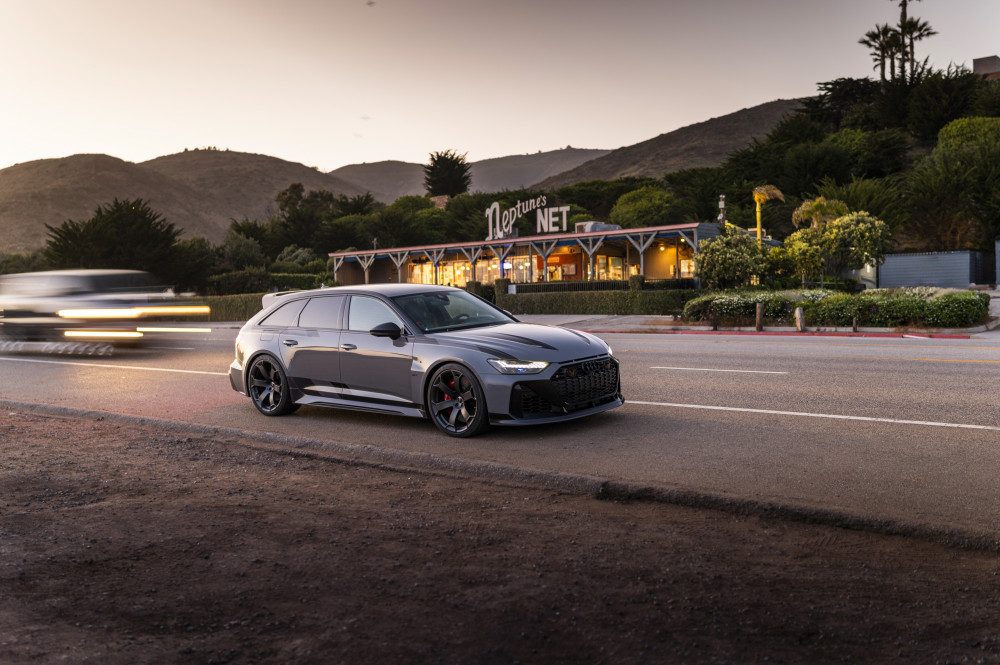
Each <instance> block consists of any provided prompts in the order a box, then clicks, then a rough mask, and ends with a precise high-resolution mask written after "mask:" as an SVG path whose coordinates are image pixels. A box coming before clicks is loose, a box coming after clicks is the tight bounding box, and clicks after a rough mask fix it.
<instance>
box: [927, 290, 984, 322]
mask: <svg viewBox="0 0 1000 665" xmlns="http://www.w3.org/2000/svg"><path fill="white" fill-rule="evenodd" d="M989 312H990V296H989V294H987V293H982V292H973V291H958V292H953V293H945V294H943V295H941V296H938V297H937V298H935V299H933V300H931V301H930V302H928V303H927V309H926V311H925V313H924V322H925V323H927V325H929V326H933V327H936V328H965V327H968V326H973V325H976V324H977V323H982V322H983V321H985V320H986V319H987V317H988V316H989Z"/></svg>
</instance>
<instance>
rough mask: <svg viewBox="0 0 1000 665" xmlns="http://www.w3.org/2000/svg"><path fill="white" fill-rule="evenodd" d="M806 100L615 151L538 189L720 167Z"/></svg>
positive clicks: (738, 114) (757, 108)
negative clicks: (588, 181) (688, 169)
mask: <svg viewBox="0 0 1000 665" xmlns="http://www.w3.org/2000/svg"><path fill="white" fill-rule="evenodd" d="M800 104H801V100H797V99H779V100H776V101H773V102H768V103H766V104H760V105H759V106H754V107H751V108H747V109H743V110H740V111H736V112H735V113H730V114H728V115H724V116H721V117H719V118H712V119H711V120H706V121H704V122H699V123H697V124H694V125H688V126H687V127H681V128H680V129H677V130H675V131H672V132H669V133H667V134H660V135H659V136H657V137H656V138H652V139H649V140H648V141H643V142H642V143H636V144H635V145H631V146H627V147H624V148H619V149H617V150H613V151H611V152H610V153H608V154H607V155H604V156H602V157H598V158H596V159H592V160H591V161H589V162H586V163H584V164H581V165H580V166H578V167H576V168H574V169H571V170H569V171H566V172H564V173H560V174H558V175H555V176H552V177H549V178H545V179H544V180H541V181H539V182H537V183H536V184H535V187H537V188H539V189H556V188H559V187H565V186H567V185H572V184H574V183H577V182H582V181H585V180H613V179H615V178H623V177H626V176H651V177H654V178H660V177H663V175H664V174H665V173H670V172H671V171H679V170H681V169H687V168H694V167H699V166H718V165H720V164H722V162H724V161H725V160H726V157H728V156H729V155H730V154H731V153H732V152H734V151H736V150H739V149H741V148H745V147H746V146H747V145H749V144H750V142H751V141H752V140H753V139H754V138H758V139H763V138H764V135H765V134H767V133H768V132H770V131H771V129H772V128H774V126H775V125H777V124H778V121H779V120H781V119H782V118H783V117H784V116H786V115H788V114H790V113H792V112H794V111H795V110H797V109H798V108H799V106H800Z"/></svg>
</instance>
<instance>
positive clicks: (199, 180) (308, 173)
mask: <svg viewBox="0 0 1000 665" xmlns="http://www.w3.org/2000/svg"><path fill="white" fill-rule="evenodd" d="M139 166H142V167H145V168H148V169H150V170H152V171H155V172H157V173H159V174H161V175H164V176H167V177H170V178H171V179H173V180H175V181H178V182H181V183H183V184H184V185H186V186H188V187H190V188H191V189H193V190H195V191H198V192H203V193H204V194H206V195H207V196H208V197H210V199H211V200H212V203H213V206H214V208H215V210H214V211H213V212H214V213H215V214H216V215H223V216H224V217H225V221H224V224H223V225H222V227H221V228H222V233H223V234H224V233H225V230H226V228H227V227H228V226H229V220H230V219H242V218H243V217H247V218H249V219H258V220H265V219H267V218H268V217H270V216H271V215H272V214H274V213H276V212H277V205H276V204H275V202H274V197H275V196H276V195H277V194H278V192H281V191H282V190H284V189H287V188H288V186H289V185H291V184H292V183H294V182H300V183H302V184H303V185H304V186H305V188H306V191H311V190H319V189H325V190H327V191H329V192H333V193H334V194H345V195H347V196H356V195H358V194H364V193H365V191H366V190H364V189H361V188H360V187H357V186H356V185H353V184H351V183H349V182H347V181H345V180H343V179H341V178H338V177H336V176H334V175H331V174H328V173H323V172H321V171H317V170H316V169H314V168H311V167H308V166H304V165H302V164H299V163H297V162H289V161H285V160H284V159H278V158H277V157H269V156H267V155H257V154H252V153H245V152H233V151H230V150H186V151H184V152H179V153H176V154H173V155H167V156H165V157H157V158H156V159H152V160H150V161H148V162H142V163H141V164H139ZM373 193H374V192H373Z"/></svg>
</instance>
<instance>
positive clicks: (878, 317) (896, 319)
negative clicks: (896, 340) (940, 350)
mask: <svg viewBox="0 0 1000 665" xmlns="http://www.w3.org/2000/svg"><path fill="white" fill-rule="evenodd" d="M858 298H859V299H860V300H861V302H863V303H864V304H865V308H866V310H867V312H866V314H867V316H866V317H865V318H864V323H865V325H870V326H878V327H882V328H895V327H897V326H906V325H918V324H919V323H921V322H922V321H923V320H924V313H925V310H926V308H927V301H926V300H924V299H923V298H920V297H916V296H909V295H889V296H875V297H872V296H858ZM859 323H860V321H859Z"/></svg>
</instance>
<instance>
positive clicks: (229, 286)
mask: <svg viewBox="0 0 1000 665" xmlns="http://www.w3.org/2000/svg"><path fill="white" fill-rule="evenodd" d="M269 288H270V284H269V282H268V275H267V272H266V271H265V270H264V269H263V268H259V267H250V268H244V269H243V270H234V271H232V272H224V273H222V274H221V275H213V276H211V277H209V278H208V293H209V294H210V295H217V296H226V295H231V294H236V293H261V292H263V291H267V290H268V289H269Z"/></svg>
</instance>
